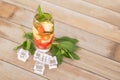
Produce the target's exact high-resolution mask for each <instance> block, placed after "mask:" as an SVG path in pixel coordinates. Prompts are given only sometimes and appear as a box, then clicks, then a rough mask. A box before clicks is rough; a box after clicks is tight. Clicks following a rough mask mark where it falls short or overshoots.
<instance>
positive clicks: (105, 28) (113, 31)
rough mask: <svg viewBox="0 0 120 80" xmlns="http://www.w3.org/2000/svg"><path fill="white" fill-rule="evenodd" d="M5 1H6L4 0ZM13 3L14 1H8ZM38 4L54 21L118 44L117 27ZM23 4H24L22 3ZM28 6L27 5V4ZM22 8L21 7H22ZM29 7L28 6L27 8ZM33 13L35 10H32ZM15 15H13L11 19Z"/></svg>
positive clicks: (45, 3)
mask: <svg viewBox="0 0 120 80" xmlns="http://www.w3.org/2000/svg"><path fill="white" fill-rule="evenodd" d="M5 1H7V0H5ZM9 1H12V2H13V1H14V0H9ZM17 2H18V3H23V2H21V1H17ZM38 3H40V4H41V6H42V8H43V10H44V11H45V12H49V13H51V14H53V16H54V19H56V20H59V21H61V22H64V23H66V24H70V25H72V26H75V27H77V28H80V29H82V30H85V31H87V32H90V33H93V34H96V35H99V36H102V37H104V38H106V39H110V40H112V41H115V42H118V43H120V37H119V36H120V29H119V27H118V26H115V25H111V24H109V23H106V22H104V21H101V20H98V19H95V18H92V17H88V16H86V15H83V14H80V13H77V12H74V11H71V10H68V9H65V8H63V7H59V6H56V5H54V4H51V3H48V2H46V1H41V0H40V1H39V0H37V1H36V5H38ZM14 4H16V3H14ZM24 4H25V3H24ZM27 4H28V3H27ZM31 5H32V4H31ZM22 7H23V6H22ZM28 7H30V6H28ZM33 11H35V10H33ZM16 15H17V13H16V14H15V15H14V17H13V19H14V18H15V16H16Z"/></svg>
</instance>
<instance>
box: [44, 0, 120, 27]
mask: <svg viewBox="0 0 120 80" xmlns="http://www.w3.org/2000/svg"><path fill="white" fill-rule="evenodd" d="M45 1H47V2H50V3H53V4H56V5H58V6H62V7H64V8H68V9H71V10H73V11H76V12H79V13H82V14H84V15H88V16H91V17H94V18H97V19H100V20H102V21H105V22H108V23H110V24H113V25H116V26H119V27H120V23H119V22H120V14H119V13H116V12H114V11H111V10H109V9H106V8H102V7H99V6H96V5H93V4H90V3H88V2H85V1H82V0H76V1H74V0H64V1H61V0H45ZM106 4H107V3H106ZM71 5H72V6H71Z"/></svg>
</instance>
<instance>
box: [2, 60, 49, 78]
mask: <svg viewBox="0 0 120 80" xmlns="http://www.w3.org/2000/svg"><path fill="white" fill-rule="evenodd" d="M0 78H1V79H2V80H16V79H17V80H34V79H35V80H48V79H46V78H43V77H41V76H38V75H35V74H33V73H31V72H28V71H26V70H23V69H21V68H18V67H16V66H14V65H12V64H9V63H6V62H4V61H1V60H0Z"/></svg>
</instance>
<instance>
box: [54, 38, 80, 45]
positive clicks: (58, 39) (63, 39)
mask: <svg viewBox="0 0 120 80" xmlns="http://www.w3.org/2000/svg"><path fill="white" fill-rule="evenodd" d="M55 41H57V42H63V41H69V42H71V43H73V44H76V43H77V42H78V40H77V39H74V38H70V37H67V36H64V37H61V38H55Z"/></svg>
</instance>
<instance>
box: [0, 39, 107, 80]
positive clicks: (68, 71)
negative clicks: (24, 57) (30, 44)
mask: <svg viewBox="0 0 120 80" xmlns="http://www.w3.org/2000/svg"><path fill="white" fill-rule="evenodd" d="M0 44H1V45H0V47H1V49H0V51H2V53H4V54H1V53H0V59H1V60H4V61H7V62H9V63H11V64H14V65H17V66H19V67H21V68H23V69H25V70H28V71H30V72H33V65H34V61H33V59H32V56H30V58H29V60H28V61H27V62H26V63H23V62H21V61H18V60H17V57H16V56H17V54H16V52H15V51H13V48H14V47H15V46H16V45H17V44H16V43H14V42H11V41H9V40H6V39H3V38H0ZM6 44H9V45H6ZM61 76H62V77H61ZM44 77H47V78H49V79H50V80H80V79H83V80H91V79H92V80H107V79H105V78H102V77H100V76H97V75H96V74H93V73H90V72H87V71H85V70H82V69H80V68H77V67H74V66H72V65H69V64H66V63H64V62H63V64H62V65H61V66H60V67H59V68H58V69H52V70H49V69H48V68H47V69H46V71H45V75H44Z"/></svg>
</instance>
